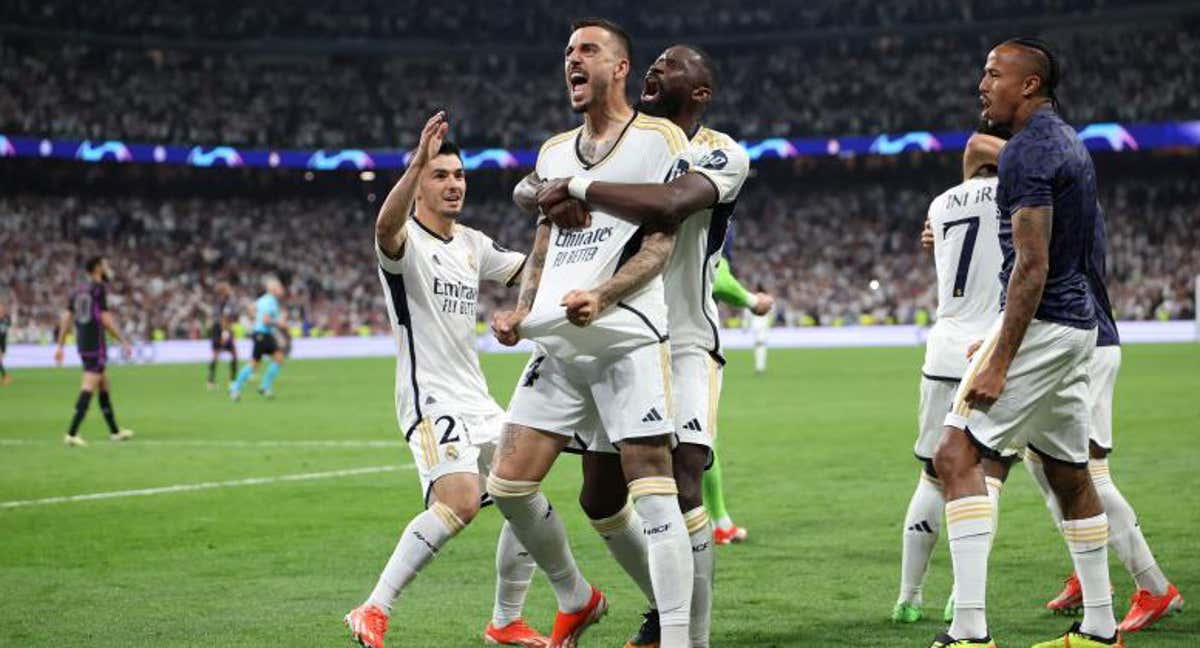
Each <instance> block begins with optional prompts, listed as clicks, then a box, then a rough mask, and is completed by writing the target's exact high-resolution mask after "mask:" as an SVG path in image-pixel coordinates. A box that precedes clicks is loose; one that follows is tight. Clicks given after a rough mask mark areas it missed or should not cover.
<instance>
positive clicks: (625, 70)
mask: <svg viewBox="0 0 1200 648" xmlns="http://www.w3.org/2000/svg"><path fill="white" fill-rule="evenodd" d="M628 77H629V59H628V58H621V59H618V60H617V66H616V67H615V68H613V78H614V79H616V80H618V81H621V80H624V79H626V78H628Z"/></svg>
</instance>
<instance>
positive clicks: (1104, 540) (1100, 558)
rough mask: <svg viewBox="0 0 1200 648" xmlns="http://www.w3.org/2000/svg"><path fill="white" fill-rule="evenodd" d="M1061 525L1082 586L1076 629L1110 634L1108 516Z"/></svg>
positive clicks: (1112, 622)
mask: <svg viewBox="0 0 1200 648" xmlns="http://www.w3.org/2000/svg"><path fill="white" fill-rule="evenodd" d="M1061 528H1062V534H1063V539H1064V540H1066V541H1067V548H1068V549H1070V550H1071V560H1072V561H1073V562H1074V563H1075V574H1076V575H1077V576H1078V577H1079V585H1080V587H1081V588H1082V589H1083V622H1082V623H1080V626H1079V629H1080V630H1082V631H1083V632H1086V633H1088V634H1092V635H1095V636H1097V637H1105V638H1108V637H1111V636H1113V635H1114V634H1115V633H1116V632H1117V621H1116V619H1115V618H1114V617H1113V608H1112V589H1111V584H1110V582H1109V579H1108V516H1107V515H1105V514H1104V513H1101V514H1100V515H1097V516H1095V517H1090V518H1086V519H1083V520H1063V523H1062V527H1061Z"/></svg>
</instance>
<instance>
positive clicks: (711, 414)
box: [704, 355, 721, 439]
mask: <svg viewBox="0 0 1200 648" xmlns="http://www.w3.org/2000/svg"><path fill="white" fill-rule="evenodd" d="M704 360H705V362H707V363H708V427H707V428H705V430H707V431H708V438H710V439H715V438H717V401H719V400H720V399H721V374H720V371H721V367H720V366H719V365H718V364H717V361H716V360H713V358H712V356H710V355H705V356H704Z"/></svg>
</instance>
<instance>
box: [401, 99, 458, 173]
mask: <svg viewBox="0 0 1200 648" xmlns="http://www.w3.org/2000/svg"><path fill="white" fill-rule="evenodd" d="M449 129H450V124H449V122H447V121H446V111H444V110H439V111H437V112H436V113H434V114H433V116H432V117H430V118H429V121H427V122H425V127H424V128H422V129H421V139H420V141H419V142H418V143H417V148H416V149H414V150H413V154H412V159H410V160H409V166H415V167H422V166H425V163H427V162H429V161H430V160H432V159H433V158H435V157H437V152H438V149H440V148H442V142H443V141H445V139H446V131H447V130H449Z"/></svg>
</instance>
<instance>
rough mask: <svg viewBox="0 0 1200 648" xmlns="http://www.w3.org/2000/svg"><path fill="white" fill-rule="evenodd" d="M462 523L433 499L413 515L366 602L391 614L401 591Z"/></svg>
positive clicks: (461, 526)
mask: <svg viewBox="0 0 1200 648" xmlns="http://www.w3.org/2000/svg"><path fill="white" fill-rule="evenodd" d="M463 526H464V525H463V523H462V520H460V519H458V516H457V515H455V514H454V511H452V510H450V507H449V506H446V505H445V504H442V503H441V502H434V503H433V506H430V507H429V509H428V510H426V511H424V512H422V513H421V514H420V515H417V516H416V517H414V518H413V519H412V521H410V522H409V523H408V526H407V527H405V528H404V533H403V534H401V536H400V541H399V542H398V543H396V549H395V550H394V551H392V557H391V558H389V559H388V561H387V565H386V566H385V567H384V568H383V573H382V574H380V575H379V582H377V583H376V584H375V589H374V590H372V591H371V596H370V597H369V598H368V599H367V602H368V603H370V604H372V605H375V606H376V607H378V608H379V609H381V610H383V611H384V612H385V613H386V614H389V615H390V614H391V613H392V604H393V603H395V601H396V598H397V597H398V596H400V592H401V591H402V590H403V589H404V588H405V587H406V586H407V585H408V584H409V583H410V582H412V579H413V578H416V576H417V573H418V572H420V571H421V570H422V569H423V568H424V567H425V565H428V564H429V562H430V561H431V560H433V559H434V558H435V557H437V554H438V551H439V550H441V548H442V546H443V545H445V544H446V542H447V541H448V540H450V538H453V537H454V535H455V534H457V533H458V532H459V531H461V530H462V529H463Z"/></svg>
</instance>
